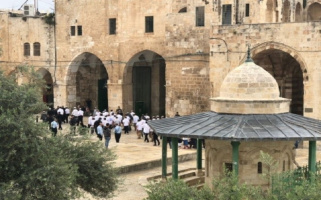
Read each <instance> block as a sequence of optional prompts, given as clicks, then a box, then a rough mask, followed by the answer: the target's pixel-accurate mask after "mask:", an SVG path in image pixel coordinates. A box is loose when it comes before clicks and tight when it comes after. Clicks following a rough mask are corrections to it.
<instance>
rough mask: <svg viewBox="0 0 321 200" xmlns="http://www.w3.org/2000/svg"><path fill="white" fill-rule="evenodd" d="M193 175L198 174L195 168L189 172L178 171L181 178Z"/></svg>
mask: <svg viewBox="0 0 321 200" xmlns="http://www.w3.org/2000/svg"><path fill="white" fill-rule="evenodd" d="M193 176H196V172H195V170H193V171H189V172H183V173H178V178H179V179H186V178H189V177H193Z"/></svg>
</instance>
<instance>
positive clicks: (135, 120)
mask: <svg viewBox="0 0 321 200" xmlns="http://www.w3.org/2000/svg"><path fill="white" fill-rule="evenodd" d="M138 120H139V117H138V116H137V115H134V117H133V123H135V124H136V123H137V122H138Z"/></svg>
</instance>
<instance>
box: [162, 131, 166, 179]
mask: <svg viewBox="0 0 321 200" xmlns="http://www.w3.org/2000/svg"><path fill="white" fill-rule="evenodd" d="M166 177H167V137H164V136H163V139H162V179H163V180H166Z"/></svg>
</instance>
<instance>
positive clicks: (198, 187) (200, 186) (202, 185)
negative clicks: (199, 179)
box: [194, 183, 205, 190]
mask: <svg viewBox="0 0 321 200" xmlns="http://www.w3.org/2000/svg"><path fill="white" fill-rule="evenodd" d="M204 185H205V183H200V184H198V185H195V186H194V187H196V189H198V190H200V189H202V188H203V187H204Z"/></svg>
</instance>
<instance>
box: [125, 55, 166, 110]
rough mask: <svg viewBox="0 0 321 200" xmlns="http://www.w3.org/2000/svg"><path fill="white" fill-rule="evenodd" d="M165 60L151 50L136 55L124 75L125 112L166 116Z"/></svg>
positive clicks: (128, 64)
mask: <svg viewBox="0 0 321 200" xmlns="http://www.w3.org/2000/svg"><path fill="white" fill-rule="evenodd" d="M165 69H166V63H165V59H164V58H163V57H162V56H161V55H159V54H157V53H155V52H153V51H150V50H144V51H141V52H139V53H137V54H136V55H134V56H133V57H132V58H131V59H130V60H129V62H128V63H127V65H126V69H125V73H124V79H123V80H124V81H123V82H124V90H123V99H124V100H123V101H124V110H125V111H130V110H134V112H135V113H136V114H137V115H138V116H141V115H142V114H146V113H147V114H149V115H151V116H156V115H159V116H161V115H164V116H165V95H166V90H165Z"/></svg>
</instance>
